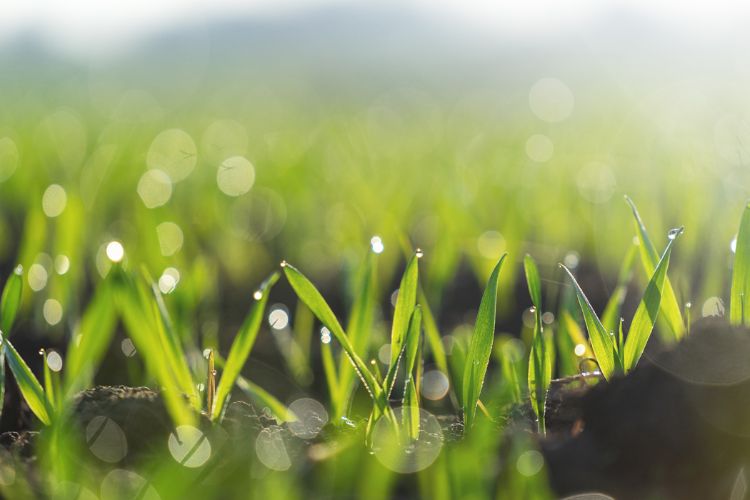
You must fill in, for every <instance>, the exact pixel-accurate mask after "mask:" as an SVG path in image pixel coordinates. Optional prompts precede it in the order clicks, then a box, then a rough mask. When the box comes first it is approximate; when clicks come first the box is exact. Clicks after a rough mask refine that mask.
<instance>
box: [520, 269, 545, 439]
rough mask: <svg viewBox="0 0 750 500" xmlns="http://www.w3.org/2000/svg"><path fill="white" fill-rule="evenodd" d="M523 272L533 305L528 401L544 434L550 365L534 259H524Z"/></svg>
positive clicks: (540, 292) (539, 286)
mask: <svg viewBox="0 0 750 500" xmlns="http://www.w3.org/2000/svg"><path fill="white" fill-rule="evenodd" d="M523 265H524V271H525V272H526V283H527V284H528V287H529V295H530V296H531V301H532V302H533V303H534V336H533V338H532V342H531V352H530V354H529V370H528V383H529V399H530V400H531V407H532V409H533V410H534V413H535V414H536V416H537V422H538V424H539V432H540V433H541V434H545V432H546V425H545V418H544V417H545V408H546V402H547V391H548V390H549V385H550V382H551V381H552V365H551V363H550V362H549V361H550V356H549V353H548V352H547V351H548V349H547V347H548V346H547V342H546V341H545V338H544V329H543V327H542V289H541V280H540V278H539V270H538V269H537V266H536V263H535V262H534V259H533V258H532V257H531V256H530V255H527V256H526V257H525V258H524V262H523Z"/></svg>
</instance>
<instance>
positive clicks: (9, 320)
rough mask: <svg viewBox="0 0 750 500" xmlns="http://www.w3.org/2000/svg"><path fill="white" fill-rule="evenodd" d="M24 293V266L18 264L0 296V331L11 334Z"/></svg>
mask: <svg viewBox="0 0 750 500" xmlns="http://www.w3.org/2000/svg"><path fill="white" fill-rule="evenodd" d="M22 294H23V267H21V266H18V267H16V268H15V269H14V270H13V273H12V274H11V275H10V277H8V281H6V282H5V287H4V288H3V294H2V296H1V297H0V331H1V332H5V335H10V331H11V329H12V328H13V323H15V321H16V315H17V314H18V309H19V307H20V306H21V296H22Z"/></svg>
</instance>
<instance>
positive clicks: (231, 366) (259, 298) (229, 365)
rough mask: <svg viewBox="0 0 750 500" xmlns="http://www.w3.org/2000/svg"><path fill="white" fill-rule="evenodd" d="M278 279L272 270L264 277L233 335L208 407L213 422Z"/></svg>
mask: <svg viewBox="0 0 750 500" xmlns="http://www.w3.org/2000/svg"><path fill="white" fill-rule="evenodd" d="M278 280H279V273H277V272H274V273H273V274H271V276H269V277H268V278H266V280H265V281H264V282H263V284H261V286H260V288H258V290H257V291H256V292H255V294H253V298H254V302H253V305H252V307H251V308H250V312H249V313H248V314H247V316H246V317H245V321H244V322H243V323H242V326H241V327H240V330H239V331H238V332H237V335H236V336H235V337H234V341H233V342H232V347H230V349H229V355H228V356H227V362H226V364H225V365H224V369H223V370H222V372H221V379H220V380H219V386H218V387H217V388H216V397H215V398H214V404H213V405H212V406H211V408H210V409H209V410H210V412H211V420H212V421H214V422H215V421H217V420H218V419H219V417H220V416H221V414H222V413H223V411H224V405H225V403H226V401H227V397H228V396H229V393H230V392H231V391H232V387H233V386H234V384H235V382H236V380H237V377H238V376H239V374H240V372H241V371H242V367H243V366H244V365H245V362H246V361H247V358H248V356H250V351H251V350H252V348H253V345H254V344H255V339H256V338H257V336H258V331H259V330H260V325H261V323H262V322H263V315H264V312H265V310H266V304H267V303H268V295H269V293H270V290H271V288H272V287H273V285H274V284H275V283H276V282H277V281H278Z"/></svg>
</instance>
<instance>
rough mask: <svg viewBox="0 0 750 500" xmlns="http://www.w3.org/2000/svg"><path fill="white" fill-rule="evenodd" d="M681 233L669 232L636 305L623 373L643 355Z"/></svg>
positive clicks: (627, 342) (626, 344) (632, 366)
mask: <svg viewBox="0 0 750 500" xmlns="http://www.w3.org/2000/svg"><path fill="white" fill-rule="evenodd" d="M682 231H683V229H682V228H680V229H678V230H672V231H670V236H669V243H667V248H666V249H665V250H664V254H663V255H662V258H661V260H660V261H659V264H658V265H657V266H656V270H655V271H654V274H653V276H651V279H650V280H649V282H648V285H647V286H646V291H645V292H644V293H643V298H642V299H641V303H640V304H638V308H637V309H636V310H635V315H634V316H633V321H632V322H631V323H630V329H629V330H628V335H627V337H626V339H625V348H624V353H623V368H624V369H625V373H627V372H629V371H630V370H632V369H633V368H635V365H636V364H637V363H638V360H639V359H640V358H641V355H642V354H643V350H644V349H645V348H646V343H647V342H648V339H649V337H651V332H652V331H653V329H654V323H656V317H657V315H658V314H659V309H660V308H661V303H662V300H663V299H662V297H663V296H664V290H665V288H666V286H665V284H666V279H667V269H668V268H669V257H670V255H671V253H672V245H673V244H674V242H675V241H677V238H678V237H679V236H680V234H682Z"/></svg>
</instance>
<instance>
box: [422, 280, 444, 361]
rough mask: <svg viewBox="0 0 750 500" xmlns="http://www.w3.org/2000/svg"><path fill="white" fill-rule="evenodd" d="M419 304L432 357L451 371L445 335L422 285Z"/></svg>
mask: <svg viewBox="0 0 750 500" xmlns="http://www.w3.org/2000/svg"><path fill="white" fill-rule="evenodd" d="M418 301H419V305H420V306H421V307H422V323H423V324H424V333H425V337H426V339H427V344H428V345H429V347H430V352H432V357H433V358H434V360H435V365H437V367H438V369H439V370H440V371H441V372H443V373H445V374H446V375H447V374H448V373H449V370H448V357H447V356H446V354H445V347H444V346H443V337H442V336H441V335H440V330H439V329H438V325H437V321H435V315H434V314H433V313H432V309H431V308H430V304H429V302H428V301H427V296H426V295H425V293H424V291H423V290H422V287H420V288H419V297H418Z"/></svg>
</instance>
